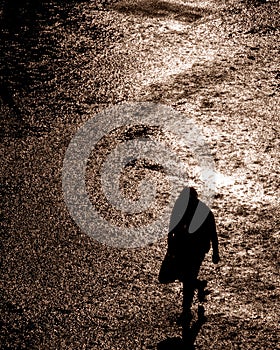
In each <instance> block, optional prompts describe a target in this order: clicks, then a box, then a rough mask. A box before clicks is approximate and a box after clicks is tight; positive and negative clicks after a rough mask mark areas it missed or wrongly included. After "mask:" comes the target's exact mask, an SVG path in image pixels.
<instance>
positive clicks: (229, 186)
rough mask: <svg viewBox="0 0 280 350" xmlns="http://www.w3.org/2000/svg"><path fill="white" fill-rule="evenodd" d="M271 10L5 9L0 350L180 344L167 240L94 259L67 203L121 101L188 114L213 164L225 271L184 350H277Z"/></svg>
mask: <svg viewBox="0 0 280 350" xmlns="http://www.w3.org/2000/svg"><path fill="white" fill-rule="evenodd" d="M2 3H4V5H5V2H2ZM8 10H9V11H10V12H9V11H8ZM278 12H279V5H278V2H276V1H267V2H266V3H262V2H253V1H252V2H249V1H248V2H241V1H233V0H232V1H227V2H225V1H221V0H218V1H212V0H209V1H188V2H187V1H177V2H175V1H169V2H161V1H153V2H149V1H121V2H120V1H115V2H109V1H103V2H102V1H100V2H96V1H79V2H78V1H70V2H55V1H53V2H51V3H49V4H45V3H44V2H43V3H42V4H41V6H36V7H35V3H34V1H29V2H28V1H26V2H22V3H21V6H19V5H18V7H15V8H12V7H11V6H8V5H6V7H5V6H4V7H3V6H2V10H1V14H2V17H3V19H4V20H3V21H2V29H3V35H2V39H1V52H2V55H1V56H2V59H1V63H2V71H1V96H2V103H1V114H2V115H3V116H4V118H2V119H1V130H2V133H1V137H2V145H3V147H2V157H1V168H2V172H1V193H2V195H3V199H4V200H3V201H2V203H3V205H2V209H1V223H2V230H1V236H2V239H1V240H2V254H1V260H2V264H1V267H2V274H1V277H2V278H1V289H2V290H3V292H2V301H1V319H2V320H1V325H2V327H1V347H2V348H3V349H98V350H99V349H102V350H109V349H110V350H112V349H114V350H118V349H121V350H123V349H156V348H157V347H158V348H159V346H158V344H159V343H160V342H161V341H163V340H164V339H166V338H168V337H170V338H172V337H178V336H180V334H181V329H180V327H179V326H178V324H177V323H176V320H177V318H178V315H179V314H180V311H181V310H180V309H181V297H182V293H181V285H180V284H179V283H174V284H171V285H168V286H162V285H159V283H158V281H157V276H158V271H159V268H160V264H161V261H162V259H163V257H164V254H165V250H166V239H162V240H160V241H158V242H156V243H154V244H152V245H150V246H148V247H144V248H141V249H140V248H139V249H117V248H112V247H109V246H106V245H102V244H100V243H98V242H96V241H94V240H93V239H91V238H90V237H89V236H88V235H87V234H85V233H83V232H81V230H80V229H79V227H78V226H77V225H76V224H75V222H74V221H73V219H72V218H71V216H70V214H69V212H68V210H67V208H66V206H65V203H64V199H63V193H62V188H61V175H62V165H63V158H64V154H65V151H66V148H67V146H68V144H69V142H70V140H71V138H72V137H73V135H74V134H75V131H77V130H78V128H79V127H80V126H81V125H82V124H83V123H84V122H85V121H86V120H88V119H90V118H91V117H92V116H94V114H95V113H97V112H99V111H101V110H103V109H104V108H105V107H108V106H110V105H112V104H119V103H121V102H124V101H153V102H159V103H163V104H166V105H169V106H172V107H173V108H174V109H176V110H178V111H180V112H183V113H185V114H186V115H187V116H188V117H190V118H192V119H193V120H194V121H195V122H196V124H197V125H199V127H200V128H201V130H202V132H203V134H204V135H205V136H206V138H207V140H208V142H209V145H210V148H211V154H212V156H213V157H214V160H215V167H216V171H217V173H218V174H219V175H218V190H217V193H216V195H215V202H214V203H213V205H212V208H213V212H214V213H215V216H216V220H217V227H218V232H219V238H220V245H221V258H222V261H221V263H220V264H219V265H218V267H213V265H212V264H211V259H210V257H208V258H207V259H206V261H205V262H204V265H203V267H202V269H201V272H200V275H201V277H202V278H204V279H207V280H208V289H209V292H210V294H209V296H208V297H207V299H208V300H207V302H206V303H205V309H206V316H207V322H206V323H204V324H203V326H202V327H201V329H200V330H199V333H198V335H197V336H196V339H195V348H197V349H212V348H215V349H217V350H218V349H248V350H249V349H250V350H251V349H272V350H274V349H276V348H277V345H278V339H277V332H278V331H279V329H278V320H279V316H280V315H279V311H278V309H277V307H276V304H277V301H279V265H278V260H279V256H278V247H277V245H278V243H279V232H280V231H279V216H280V211H279V207H280V206H279V154H278V150H279V125H280V124H279V77H280V69H279V59H278V57H279V15H278ZM7 14H9V16H7ZM10 18H13V21H10V20H9V19H10ZM194 181H196V180H194ZM195 183H196V182H195ZM197 186H199V183H198V182H197ZM196 309H197V300H196V299H195V302H194V307H193V312H194V320H196V318H197V315H196ZM173 348H175V347H172V349H173Z"/></svg>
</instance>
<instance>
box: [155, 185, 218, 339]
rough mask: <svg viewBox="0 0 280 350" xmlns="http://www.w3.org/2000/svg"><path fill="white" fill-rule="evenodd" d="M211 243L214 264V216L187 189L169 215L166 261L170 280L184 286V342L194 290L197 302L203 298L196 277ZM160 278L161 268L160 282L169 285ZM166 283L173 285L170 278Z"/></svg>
mask: <svg viewBox="0 0 280 350" xmlns="http://www.w3.org/2000/svg"><path fill="white" fill-rule="evenodd" d="M211 243H212V248H213V255H212V261H213V263H214V264H217V263H218V262H219V260H220V257H219V250H218V237H217V232H216V225H215V219H214V215H213V213H212V212H211V210H210V209H209V208H208V207H207V206H206V205H205V204H204V203H203V202H201V201H200V200H199V199H198V196H197V192H196V190H195V189H194V188H192V187H191V188H189V187H186V188H185V189H184V190H183V191H182V192H181V194H180V196H179V198H178V199H177V201H176V203H175V205H174V208H173V211H172V215H171V220H170V229H169V234H168V250H167V257H168V258H167V261H168V259H169V260H170V262H171V265H170V266H171V269H173V271H172V274H173V280H175V279H177V280H179V281H181V282H183V312H182V316H181V322H182V327H183V340H184V341H187V340H189V326H190V321H191V319H192V314H191V305H192V301H193V297H194V292H195V289H198V291H199V293H198V297H199V299H200V301H202V300H203V298H204V296H203V290H204V288H205V287H206V284H207V282H206V281H198V279H197V277H198V273H199V269H200V266H201V264H202V262H203V260H204V257H205V254H206V253H208V252H209V250H210V247H211ZM165 259H166V258H165ZM166 265H168V262H167V263H166ZM165 269H166V267H165ZM163 275H164V268H162V269H161V272H160V276H159V280H160V282H162V283H168V281H164V277H163ZM169 282H172V278H171V277H170V280H169Z"/></svg>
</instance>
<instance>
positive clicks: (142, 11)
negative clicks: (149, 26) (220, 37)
mask: <svg viewBox="0 0 280 350" xmlns="http://www.w3.org/2000/svg"><path fill="white" fill-rule="evenodd" d="M114 9H115V10H117V11H119V12H123V13H127V14H132V15H138V16H147V17H158V18H167V17H172V18H173V19H176V20H179V21H184V22H194V21H197V20H198V19H200V18H201V17H203V16H204V15H205V14H207V13H209V11H206V10H205V9H200V8H199V7H193V6H187V5H183V4H176V3H170V2H168V1H160V0H155V1H152V2H151V1H147V0H139V1H136V2H135V1H121V2H119V3H118V4H116V5H115V6H114Z"/></svg>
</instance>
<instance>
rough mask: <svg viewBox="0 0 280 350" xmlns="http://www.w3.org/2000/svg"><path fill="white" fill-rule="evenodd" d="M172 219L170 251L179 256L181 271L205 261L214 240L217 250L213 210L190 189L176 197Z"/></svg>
mask: <svg viewBox="0 0 280 350" xmlns="http://www.w3.org/2000/svg"><path fill="white" fill-rule="evenodd" d="M182 205H183V206H182ZM198 208H199V210H198ZM178 212H179V213H180V214H179V215H180V216H181V218H180V217H179V216H178ZM174 217H175V219H174ZM176 221H177V223H176ZM170 222H171V224H170V228H171V230H170V232H169V234H168V253H169V254H170V255H171V256H174V257H175V259H176V265H177V266H178V269H179V270H180V271H183V272H184V271H186V270H187V269H189V268H191V267H192V266H194V265H195V264H201V262H202V260H203V259H204V256H205V254H206V253H208V252H209V250H210V247H211V242H212V247H213V251H216V250H217V249H218V238H217V232H216V225H215V219H214V215H213V213H212V212H211V210H210V209H209V208H208V207H207V206H206V204H204V203H203V202H201V201H200V200H198V198H197V197H196V196H193V195H191V194H190V192H189V191H188V190H187V189H185V190H184V191H183V192H182V193H181V195H180V196H179V198H178V200H177V201H176V203H175V206H174V209H173V212H172V215H171V220H170ZM174 223H175V224H174Z"/></svg>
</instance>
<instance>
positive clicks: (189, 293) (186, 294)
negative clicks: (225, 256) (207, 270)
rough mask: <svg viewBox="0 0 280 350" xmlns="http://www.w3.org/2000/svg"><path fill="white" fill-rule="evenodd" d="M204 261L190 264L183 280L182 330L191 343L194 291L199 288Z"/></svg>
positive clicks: (185, 338)
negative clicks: (198, 280)
mask: <svg viewBox="0 0 280 350" xmlns="http://www.w3.org/2000/svg"><path fill="white" fill-rule="evenodd" d="M201 264H202V260H198V261H195V262H193V263H192V264H189V269H188V270H187V271H185V274H184V280H183V312H182V330H183V340H184V341H189V329H190V322H191V319H192V314H191V306H192V302H193V297H194V291H195V289H196V288H197V277H198V273H199V269H200V266H201Z"/></svg>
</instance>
